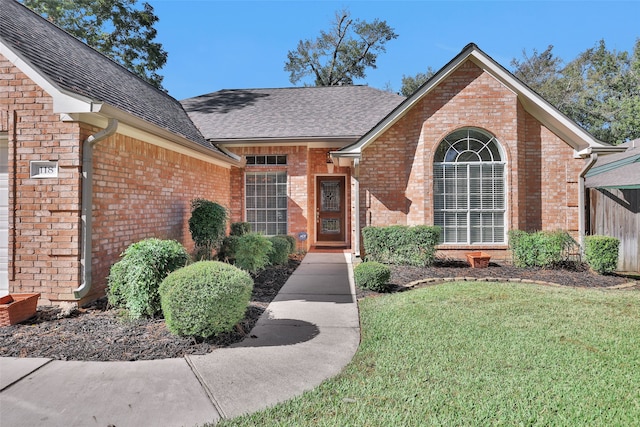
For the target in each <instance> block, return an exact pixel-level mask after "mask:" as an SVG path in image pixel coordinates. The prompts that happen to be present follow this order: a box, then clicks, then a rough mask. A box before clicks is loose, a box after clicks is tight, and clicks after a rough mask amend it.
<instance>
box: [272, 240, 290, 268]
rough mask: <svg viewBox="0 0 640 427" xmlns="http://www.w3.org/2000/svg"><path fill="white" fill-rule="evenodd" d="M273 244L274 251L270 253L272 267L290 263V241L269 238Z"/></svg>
mask: <svg viewBox="0 0 640 427" xmlns="http://www.w3.org/2000/svg"><path fill="white" fill-rule="evenodd" d="M269 240H270V241H271V244H272V251H271V252H269V263H271V264H272V265H284V264H287V263H288V262H289V251H290V250H291V245H290V244H289V241H288V240H287V239H285V238H284V237H282V236H273V237H271V238H269Z"/></svg>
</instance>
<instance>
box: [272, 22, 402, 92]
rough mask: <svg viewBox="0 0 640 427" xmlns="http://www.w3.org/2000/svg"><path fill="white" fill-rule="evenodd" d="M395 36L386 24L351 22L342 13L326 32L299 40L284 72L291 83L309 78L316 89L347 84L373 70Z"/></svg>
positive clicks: (291, 51) (288, 58)
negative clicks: (312, 38) (369, 69)
mask: <svg viewBox="0 0 640 427" xmlns="http://www.w3.org/2000/svg"><path fill="white" fill-rule="evenodd" d="M397 37H398V35H397V34H396V33H395V32H394V31H393V28H391V27H389V25H387V23H386V21H380V20H378V19H375V20H374V21H373V22H371V23H369V22H366V21H361V20H359V19H355V20H354V19H352V18H351V15H350V13H349V11H348V10H342V11H340V12H337V13H336V18H335V21H334V23H333V25H332V27H331V29H330V30H329V31H328V32H326V31H321V32H320V36H319V37H318V38H316V39H315V40H300V41H299V42H298V47H297V49H296V50H290V51H289V52H288V54H287V62H286V64H285V67H284V69H285V71H288V72H289V73H290V76H289V80H290V81H291V83H293V84H296V83H298V82H299V81H300V80H302V79H303V78H304V77H306V76H308V75H312V76H313V77H314V78H315V81H314V84H315V86H338V85H342V84H345V85H350V84H353V80H354V79H362V78H365V76H366V74H365V70H366V69H367V68H369V67H370V68H376V60H377V58H378V55H379V54H380V53H382V52H386V48H385V44H386V43H387V42H388V41H390V40H393V39H395V38H397Z"/></svg>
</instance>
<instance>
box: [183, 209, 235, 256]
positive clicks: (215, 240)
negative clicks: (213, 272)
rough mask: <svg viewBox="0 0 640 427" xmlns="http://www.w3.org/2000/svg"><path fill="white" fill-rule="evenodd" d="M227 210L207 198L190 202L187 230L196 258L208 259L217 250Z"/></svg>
mask: <svg viewBox="0 0 640 427" xmlns="http://www.w3.org/2000/svg"><path fill="white" fill-rule="evenodd" d="M227 218H228V213H227V210H226V209H225V208H224V207H223V206H221V205H219V204H217V203H215V202H211V201H209V200H205V199H194V200H193V201H192V202H191V218H189V231H190V232H191V238H192V239H193V241H194V243H195V244H196V259H205V260H209V259H211V257H212V256H213V251H217V250H218V248H219V246H220V244H221V243H222V239H224V235H225V232H226V231H227Z"/></svg>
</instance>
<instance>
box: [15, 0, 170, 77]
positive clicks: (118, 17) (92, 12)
mask: <svg viewBox="0 0 640 427" xmlns="http://www.w3.org/2000/svg"><path fill="white" fill-rule="evenodd" d="M23 2H24V4H25V6H27V7H28V8H30V9H32V10H33V11H35V12H36V13H38V14H40V15H42V16H44V17H45V18H46V19H48V20H49V21H51V22H53V23H54V24H56V25H58V26H59V27H60V28H62V29H64V30H65V31H67V32H69V33H70V34H72V35H73V36H75V37H77V38H78V39H80V40H82V41H83V42H85V43H87V44H88V45H89V46H91V47H93V48H94V49H96V50H98V51H99V52H102V53H103V54H105V55H106V56H108V57H109V58H111V59H113V60H115V61H116V62H119V63H120V64H122V65H123V66H124V67H126V68H128V69H129V70H131V71H132V72H134V73H136V74H138V75H139V76H140V77H142V78H143V79H144V80H146V81H148V82H149V83H151V84H152V85H154V86H156V87H157V88H159V89H162V79H163V77H162V76H160V75H159V74H158V73H157V71H158V70H160V69H161V68H162V67H163V66H164V64H165V63H166V62H167V52H166V51H165V50H164V49H162V45H161V44H160V43H157V42H155V41H154V40H155V38H156V34H157V31H156V30H155V28H154V27H153V26H154V24H155V23H156V22H157V21H158V17H157V16H156V15H155V14H154V12H153V7H151V5H150V4H149V3H146V2H145V3H142V5H141V6H142V7H141V8H140V7H137V6H138V5H137V3H138V0H23Z"/></svg>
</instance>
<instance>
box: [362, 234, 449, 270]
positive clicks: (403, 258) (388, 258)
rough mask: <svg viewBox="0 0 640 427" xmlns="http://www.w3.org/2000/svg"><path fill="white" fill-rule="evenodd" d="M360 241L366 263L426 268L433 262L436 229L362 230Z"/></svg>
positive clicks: (436, 236) (437, 236) (436, 242)
mask: <svg viewBox="0 0 640 427" xmlns="http://www.w3.org/2000/svg"><path fill="white" fill-rule="evenodd" d="M362 237H363V245H364V249H365V253H366V257H367V261H377V262H381V263H385V264H398V265H414V266H418V267H426V266H428V265H431V264H433V261H434V259H435V253H436V245H437V244H438V240H439V238H440V227H437V226H426V225H418V226H414V227H407V226H403V225H392V226H389V227H365V228H364V229H363V230H362Z"/></svg>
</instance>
